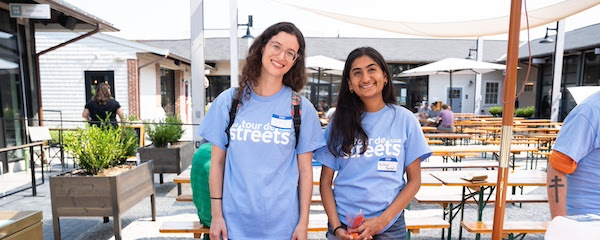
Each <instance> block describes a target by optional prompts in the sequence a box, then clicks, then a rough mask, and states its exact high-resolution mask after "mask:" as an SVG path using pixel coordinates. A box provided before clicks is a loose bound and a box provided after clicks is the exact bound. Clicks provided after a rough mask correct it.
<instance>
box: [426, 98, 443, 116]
mask: <svg viewBox="0 0 600 240" xmlns="http://www.w3.org/2000/svg"><path fill="white" fill-rule="evenodd" d="M439 114H440V109H439V107H438V104H437V102H434V103H432V104H431V111H429V116H427V117H428V118H433V119H435V118H437V116H438V115H439Z"/></svg>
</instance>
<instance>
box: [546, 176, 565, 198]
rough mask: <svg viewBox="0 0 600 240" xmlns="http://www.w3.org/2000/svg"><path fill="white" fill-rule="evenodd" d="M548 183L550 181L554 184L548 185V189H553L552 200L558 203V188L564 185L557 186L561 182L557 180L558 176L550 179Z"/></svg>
mask: <svg viewBox="0 0 600 240" xmlns="http://www.w3.org/2000/svg"><path fill="white" fill-rule="evenodd" d="M550 181H552V182H553V183H554V184H553V185H550V186H548V187H551V188H554V196H555V198H554V199H556V202H557V203H558V188H559V187H564V186H565V185H564V184H558V182H560V181H562V179H559V178H558V176H554V179H552V180H550Z"/></svg>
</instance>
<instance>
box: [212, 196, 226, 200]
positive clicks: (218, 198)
mask: <svg viewBox="0 0 600 240" xmlns="http://www.w3.org/2000/svg"><path fill="white" fill-rule="evenodd" d="M210 199H214V200H223V198H220V197H210Z"/></svg>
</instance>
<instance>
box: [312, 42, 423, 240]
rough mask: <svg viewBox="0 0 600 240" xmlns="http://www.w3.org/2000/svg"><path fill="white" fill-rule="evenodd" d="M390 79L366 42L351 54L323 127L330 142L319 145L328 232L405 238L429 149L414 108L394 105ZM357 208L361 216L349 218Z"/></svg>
mask: <svg viewBox="0 0 600 240" xmlns="http://www.w3.org/2000/svg"><path fill="white" fill-rule="evenodd" d="M393 85H394V84H393V83H392V78H391V75H390V71H389V69H388V66H387V64H386V62H385V60H384V58H383V56H382V55H381V54H380V53H379V52H377V50H375V49H373V48H371V47H361V48H357V49H355V50H354V51H352V52H351V53H350V55H348V59H347V60H346V64H345V66H344V71H343V75H342V82H341V86H340V91H339V94H338V100H337V109H336V111H335V113H334V115H333V119H332V121H331V123H330V124H329V126H328V127H327V130H326V131H325V138H326V139H327V147H323V148H320V149H319V150H317V151H316V152H315V159H316V160H317V161H319V162H321V163H322V164H323V167H322V169H321V180H320V190H321V198H322V200H323V206H324V207H325V212H326V213H327V216H328V218H329V231H328V232H327V238H328V239H344V240H346V239H370V238H373V239H406V225H405V223H404V211H403V210H404V208H405V207H406V205H407V204H408V203H409V202H410V200H411V199H412V198H413V197H414V195H415V194H416V193H417V192H418V191H419V188H420V186H421V163H420V162H421V160H425V159H426V158H428V157H429V156H430V155H431V154H432V150H431V148H430V147H429V145H427V142H426V140H425V137H424V135H423V132H422V130H421V125H420V124H419V122H418V121H417V119H415V117H414V115H413V114H412V113H411V112H410V111H408V110H407V109H405V108H404V107H400V106H398V105H396V99H395V96H394V86H393ZM335 171H337V172H338V173H337V176H336V178H335V182H334V183H333V182H332V180H333V176H334V173H335ZM404 173H406V174H407V181H404V178H403V176H404ZM332 184H335V189H332V187H331V186H332ZM359 212H361V213H363V214H364V217H365V220H364V221H362V222H361V221H356V222H355V221H354V220H351V219H347V218H346V217H347V216H348V215H350V214H352V213H359Z"/></svg>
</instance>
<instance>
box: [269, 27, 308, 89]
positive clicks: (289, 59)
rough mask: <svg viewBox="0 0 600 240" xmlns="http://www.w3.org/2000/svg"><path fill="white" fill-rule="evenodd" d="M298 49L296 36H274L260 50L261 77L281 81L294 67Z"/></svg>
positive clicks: (284, 33) (278, 34)
mask: <svg viewBox="0 0 600 240" xmlns="http://www.w3.org/2000/svg"><path fill="white" fill-rule="evenodd" d="M299 48H300V45H299V44H298V39H297V38H296V36H294V35H292V34H289V33H286V32H279V33H277V35H274V36H273V37H272V38H271V39H270V40H269V41H268V42H267V44H266V45H265V47H264V48H263V49H262V59H261V62H262V67H261V77H273V78H277V79H283V75H285V74H286V73H287V72H288V71H289V70H290V69H291V68H292V66H294V63H295V60H296V59H297V57H298V53H297V52H298V49H299Z"/></svg>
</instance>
